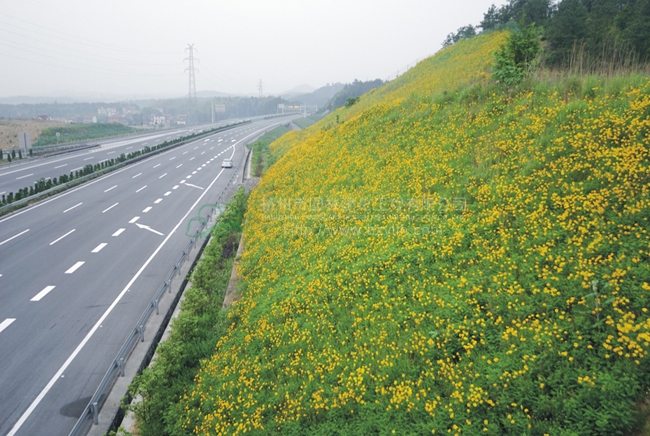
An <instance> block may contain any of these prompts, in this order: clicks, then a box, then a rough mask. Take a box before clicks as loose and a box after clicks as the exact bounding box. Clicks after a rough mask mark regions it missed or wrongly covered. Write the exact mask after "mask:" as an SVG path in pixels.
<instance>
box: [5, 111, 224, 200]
mask: <svg viewBox="0 0 650 436" xmlns="http://www.w3.org/2000/svg"><path fill="white" fill-rule="evenodd" d="M231 122H233V121H231ZM226 124H228V122H223V123H217V124H215V125H214V126H215V127H217V126H221V125H226ZM209 128H210V127H209V126H200V127H187V128H182V129H174V130H166V131H164V132H160V131H158V132H151V133H150V134H147V135H137V136H134V137H126V138H120V139H113V140H102V141H101V146H100V147H95V148H91V149H86V150H80V151H76V152H70V153H65V154H59V155H55V156H46V157H43V158H40V159H33V160H25V161H14V162H15V163H14V164H11V165H3V166H2V167H0V197H1V196H2V194H8V193H9V192H14V193H15V192H16V191H17V190H19V189H21V188H25V187H29V186H33V185H34V182H36V181H37V180H40V179H41V178H43V179H45V180H47V179H48V178H50V177H59V176H61V175H62V174H70V172H74V171H75V170H80V169H82V168H83V167H84V166H86V165H88V164H92V165H95V164H98V163H100V162H102V161H105V160H110V159H114V158H116V157H118V156H119V155H120V153H124V154H128V153H131V152H134V151H136V150H140V149H142V148H144V147H145V146H147V145H148V146H149V147H152V146H155V145H158V144H160V143H163V142H165V141H168V140H172V139H176V138H178V137H181V136H188V135H190V134H192V133H194V132H197V131H199V130H201V129H205V130H208V129H209ZM89 142H90V143H92V142H93V141H92V140H89Z"/></svg>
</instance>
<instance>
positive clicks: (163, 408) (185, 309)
mask: <svg viewBox="0 0 650 436" xmlns="http://www.w3.org/2000/svg"><path fill="white" fill-rule="evenodd" d="M245 210H246V194H245V192H244V190H243V189H240V190H239V191H237V193H236V194H235V196H234V197H233V200H232V201H231V202H230V203H228V205H227V206H226V209H225V211H224V212H223V213H222V214H221V215H220V216H219V217H218V218H217V224H216V225H215V227H214V228H213V229H212V231H211V235H210V237H211V241H210V243H209V244H208V245H207V246H206V248H205V250H204V251H203V255H202V257H201V259H200V260H199V261H198V264H197V265H196V267H195V268H194V270H193V271H192V273H191V276H190V282H191V287H190V288H189V289H187V290H186V291H185V297H184V300H183V301H182V303H181V311H180V313H179V315H178V317H177V318H175V319H174V320H173V321H172V326H171V334H170V336H169V338H168V339H167V340H166V341H165V342H161V343H160V345H159V346H158V348H157V350H156V354H157V355H156V358H155V359H154V361H153V363H152V365H151V366H149V367H147V368H146V369H144V371H143V372H142V374H141V375H138V376H136V377H135V379H134V381H133V383H132V384H131V386H130V391H131V393H132V396H137V395H140V396H141V398H142V399H141V401H139V402H136V403H134V405H133V406H132V408H133V410H134V412H135V415H136V417H137V420H138V421H137V422H138V423H137V426H138V431H139V432H140V433H141V434H152V435H165V434H171V433H172V431H173V429H174V426H175V423H176V420H177V419H178V417H179V416H180V414H181V413H182V410H181V409H180V408H179V403H180V400H181V397H182V395H183V393H185V392H186V391H188V390H189V388H190V386H191V385H192V383H193V380H194V377H195V375H196V373H197V371H198V369H199V366H200V362H201V361H202V360H204V359H207V358H209V357H210V356H211V355H212V353H213V351H214V347H215V345H216V344H217V342H218V341H219V340H220V339H221V337H222V336H223V335H224V333H225V332H226V330H227V328H228V326H229V325H230V323H231V320H229V319H228V316H227V312H226V311H225V310H223V309H222V308H221V306H222V302H223V298H224V295H225V291H226V287H227V286H228V281H229V279H230V274H231V270H232V266H233V262H234V260H235V255H236V253H237V247H238V244H239V240H240V237H241V225H242V221H243V217H244V212H245Z"/></svg>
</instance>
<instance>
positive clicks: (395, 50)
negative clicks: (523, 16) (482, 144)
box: [0, 0, 504, 100]
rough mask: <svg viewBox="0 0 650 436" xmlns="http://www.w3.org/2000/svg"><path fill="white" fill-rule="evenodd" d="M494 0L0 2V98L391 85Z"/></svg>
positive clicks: (109, 96)
mask: <svg viewBox="0 0 650 436" xmlns="http://www.w3.org/2000/svg"><path fill="white" fill-rule="evenodd" d="M492 3H496V4H497V5H499V4H502V3H504V1H496V2H495V1H494V0H400V1H385V0H345V1H344V0H328V1H324V0H323V1H316V0H229V1H225V0H184V1H178V0H174V1H171V0H155V1H154V0H111V1H105V0H104V1H100V0H57V1H47V0H0V58H1V59H2V61H1V63H0V97H9V96H17V95H27V96H68V97H74V98H82V97H88V96H91V97H95V98H97V99H99V98H100V97H101V96H103V97H104V99H107V100H108V99H112V98H120V99H121V98H126V97H129V98H133V97H141V96H146V95H157V96H163V95H165V96H183V95H187V93H188V73H187V72H185V69H186V68H187V66H188V62H184V61H183V59H184V58H185V57H187V55H188V52H187V51H186V50H185V49H186V48H187V45H188V44H194V47H195V48H196V49H197V52H196V53H195V57H196V58H197V59H198V61H197V62H196V65H195V66H196V68H197V69H198V72H197V73H196V89H197V91H203V90H211V91H221V92H226V93H239V94H255V93H257V85H258V82H259V80H260V79H261V80H262V83H263V90H264V94H265V95H269V94H279V93H282V92H284V91H287V90H289V89H291V88H293V87H296V86H299V85H302V84H308V85H310V86H312V87H315V88H318V87H320V86H323V85H325V84H326V83H333V82H351V81H353V80H354V79H359V80H371V79H376V78H381V79H386V78H388V77H390V76H395V74H396V73H397V72H398V71H400V70H402V71H403V70H404V68H405V67H406V66H407V65H409V64H413V63H414V62H415V61H416V60H417V59H422V58H423V57H426V56H428V55H431V54H433V53H435V52H436V51H438V50H439V49H440V47H441V42H442V41H443V39H444V38H445V36H446V35H447V34H448V33H450V32H452V31H455V30H456V29H457V28H458V27H460V26H464V25H467V24H470V23H471V24H474V25H476V24H478V23H479V22H480V20H481V18H482V17H483V12H485V11H486V10H487V9H488V7H489V6H490V4H492Z"/></svg>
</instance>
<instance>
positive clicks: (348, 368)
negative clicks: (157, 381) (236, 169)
mask: <svg viewBox="0 0 650 436" xmlns="http://www.w3.org/2000/svg"><path fill="white" fill-rule="evenodd" d="M504 38H505V35H504V34H502V33H493V34H490V35H483V36H480V37H477V38H473V39H471V40H468V41H465V42H463V43H460V44H457V45H456V46H453V47H451V48H448V49H445V50H444V51H442V52H441V53H440V54H438V55H436V56H434V57H433V58H430V59H428V60H426V61H423V62H421V63H420V64H419V65H418V66H417V67H416V68H414V69H413V70H411V71H410V72H409V73H407V74H406V75H404V76H402V77H401V78H400V79H397V80H395V81H393V82H391V83H390V84H388V85H387V86H385V87H383V88H381V89H378V90H376V91H375V92H373V93H371V94H370V95H367V96H364V97H363V98H362V99H361V101H360V102H359V103H358V104H356V105H354V106H352V107H351V108H349V109H345V108H342V109H340V110H338V111H336V112H335V113H333V114H331V115H330V116H329V117H327V118H325V119H324V120H322V121H320V122H319V123H317V124H315V125H314V126H312V127H310V128H309V129H307V130H306V131H304V132H300V133H295V134H294V133H290V134H287V135H285V136H284V137H283V138H281V139H280V140H279V141H278V142H276V143H275V144H274V145H273V146H272V148H274V149H275V151H276V152H277V153H280V154H283V155H284V157H283V158H281V159H280V160H279V161H278V162H277V163H276V164H275V165H273V166H272V167H271V168H270V169H269V171H268V172H267V173H266V175H265V176H264V177H263V179H262V181H261V182H260V185H259V187H258V189H257V190H256V191H254V192H253V194H252V195H251V197H250V201H249V210H248V212H247V222H246V226H245V230H244V233H245V238H246V245H247V247H246V251H245V253H244V256H243V259H242V270H241V272H242V274H243V278H244V281H245V287H244V289H242V298H241V300H240V301H239V302H238V303H237V304H236V305H235V306H234V308H233V310H232V312H231V313H230V320H231V322H232V325H231V327H230V329H229V330H228V333H227V334H226V335H225V336H224V337H223V338H222V340H220V341H219V343H218V344H217V347H216V350H215V353H214V355H213V356H212V358H211V359H209V360H208V361H205V362H204V363H203V365H202V369H201V371H200V372H199V374H198V376H197V378H196V384H195V386H194V388H193V390H192V391H191V392H188V393H187V394H186V395H185V397H184V398H183V400H182V406H181V407H182V410H181V411H180V413H181V417H180V418H179V420H178V429H179V433H184V432H195V433H198V434H243V433H247V434H282V435H287V434H296V435H297V434H322V435H332V434H359V435H361V434H392V433H397V434H417V435H419V434H431V433H435V434H440V433H444V434H512V435H521V434H535V435H536V434H539V435H542V434H585V435H587V434H602V435H612V434H625V433H626V432H629V431H632V430H634V428H635V426H637V423H638V421H639V417H638V414H637V413H636V411H635V410H636V404H637V402H638V401H639V400H640V399H641V398H643V395H644V394H645V392H646V391H647V389H648V387H649V384H650V364H649V360H648V351H649V349H650V317H649V314H648V311H647V307H648V302H649V297H650V266H649V265H650V262H649V260H650V259H649V254H650V244H649V243H650V236H649V235H648V216H649V215H650V213H649V211H650V204H649V200H650V196H649V194H650V192H649V190H650V178H649V174H650V169H649V159H648V151H649V144H650V137H649V135H650V130H649V127H650V120H649V118H648V115H649V114H650V83H649V82H648V80H647V79H646V78H642V77H628V78H620V79H617V80H610V81H608V82H607V83H605V82H602V83H601V82H599V80H598V79H594V78H587V79H575V80H572V81H569V82H567V83H557V84H542V83H533V84H531V85H530V86H529V89H527V90H524V91H521V92H519V93H516V94H508V93H506V92H504V91H503V90H501V89H500V88H498V87H496V86H494V85H490V84H489V82H488V81H487V79H486V77H487V74H488V69H489V65H490V62H491V59H492V54H493V52H494V50H495V49H496V48H497V47H498V46H499V44H501V43H502V42H503V40H504ZM337 116H338V117H339V122H338V123H337V121H336V117H337ZM341 121H343V123H341Z"/></svg>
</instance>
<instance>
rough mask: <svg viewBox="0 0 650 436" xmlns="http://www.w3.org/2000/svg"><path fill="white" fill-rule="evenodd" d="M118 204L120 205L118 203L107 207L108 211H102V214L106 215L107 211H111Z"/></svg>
mask: <svg viewBox="0 0 650 436" xmlns="http://www.w3.org/2000/svg"><path fill="white" fill-rule="evenodd" d="M118 204H120V203H115V204H114V205H112V206H111V207H109V208H108V209H104V210H103V211H102V213H106V212H108V211H109V210H111V209H113V208H114V207H115V206H117V205H118Z"/></svg>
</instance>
